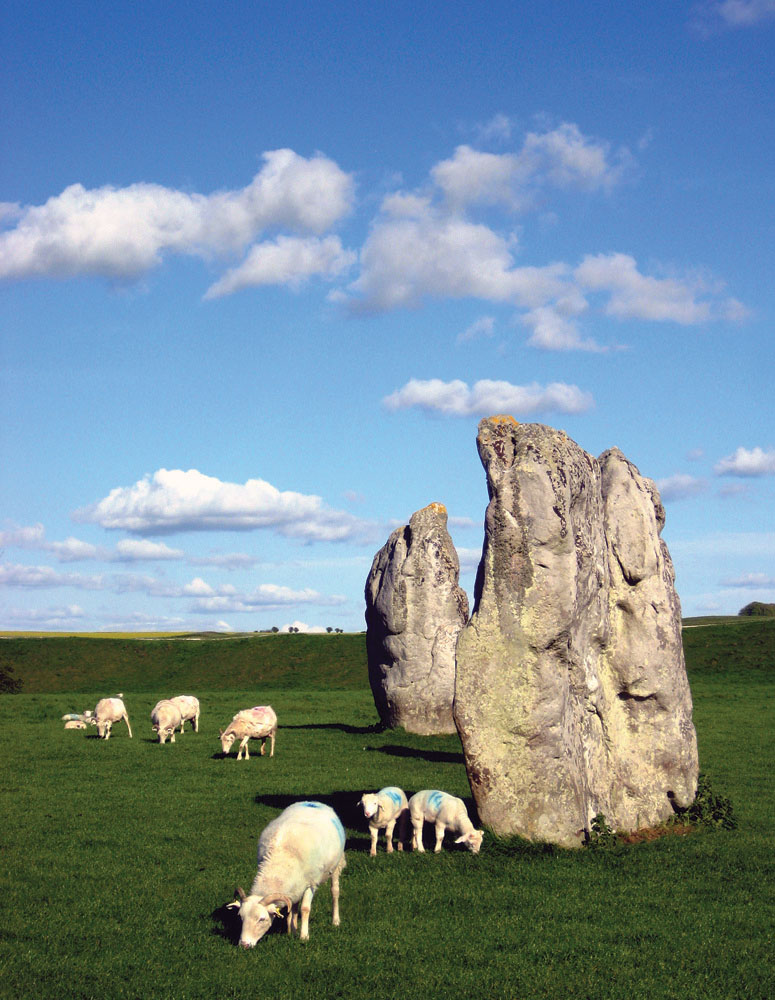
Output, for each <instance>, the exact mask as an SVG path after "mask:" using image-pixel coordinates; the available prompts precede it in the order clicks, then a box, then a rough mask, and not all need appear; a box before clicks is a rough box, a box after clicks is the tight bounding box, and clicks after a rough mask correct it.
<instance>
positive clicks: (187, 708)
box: [170, 694, 199, 733]
mask: <svg viewBox="0 0 775 1000" xmlns="http://www.w3.org/2000/svg"><path fill="white" fill-rule="evenodd" d="M170 701H171V702H172V704H173V705H177V707H178V709H179V711H180V731H181V733H182V732H183V727H184V726H185V724H186V723H187V722H190V723H191V725H192V726H193V727H194V732H195V733H198V732H199V699H198V698H195V697H194V696H193V695H192V694H178V695H175V697H174V698H170Z"/></svg>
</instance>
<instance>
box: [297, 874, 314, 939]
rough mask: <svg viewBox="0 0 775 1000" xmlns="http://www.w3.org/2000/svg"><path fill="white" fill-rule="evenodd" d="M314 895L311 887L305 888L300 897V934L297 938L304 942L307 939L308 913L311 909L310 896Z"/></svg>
mask: <svg viewBox="0 0 775 1000" xmlns="http://www.w3.org/2000/svg"><path fill="white" fill-rule="evenodd" d="M313 895H314V892H313V889H312V887H311V886H307V888H306V889H305V890H304V895H303V896H302V897H301V904H300V909H301V933H300V934H299V937H300V939H301V940H302V941H306V940H307V938H308V937H309V911H310V910H311V909H312V896H313Z"/></svg>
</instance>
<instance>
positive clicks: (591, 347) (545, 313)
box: [521, 303, 607, 352]
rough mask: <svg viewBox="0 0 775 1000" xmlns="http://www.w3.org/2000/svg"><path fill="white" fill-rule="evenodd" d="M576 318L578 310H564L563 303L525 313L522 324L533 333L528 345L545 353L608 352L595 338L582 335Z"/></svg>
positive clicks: (540, 307)
mask: <svg viewBox="0 0 775 1000" xmlns="http://www.w3.org/2000/svg"><path fill="white" fill-rule="evenodd" d="M585 305H586V303H585ZM578 311H579V312H580V311H581V309H579V310H578ZM575 316H576V310H572V311H569V310H567V309H564V308H563V306H562V303H558V304H556V305H546V306H539V307H538V308H537V309H532V310H531V311H530V312H528V313H525V315H524V316H522V318H521V322H522V323H523V324H524V325H525V326H527V327H529V328H530V329H531V330H532V331H533V332H532V334H531V335H530V337H529V338H528V345H529V346H530V347H538V348H540V349H541V350H544V351H595V352H602V351H605V350H607V348H605V347H601V345H600V344H598V343H597V341H595V340H594V339H593V338H591V337H583V336H582V335H581V331H580V330H579V328H578V325H577V323H576V320H575Z"/></svg>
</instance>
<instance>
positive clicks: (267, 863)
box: [228, 802, 347, 948]
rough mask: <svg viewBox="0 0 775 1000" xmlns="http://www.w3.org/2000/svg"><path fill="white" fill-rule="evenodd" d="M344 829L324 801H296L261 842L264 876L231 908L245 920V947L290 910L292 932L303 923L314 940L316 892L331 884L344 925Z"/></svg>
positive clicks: (336, 919) (261, 872) (240, 891)
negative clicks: (341, 904) (341, 886)
mask: <svg viewBox="0 0 775 1000" xmlns="http://www.w3.org/2000/svg"><path fill="white" fill-rule="evenodd" d="M344 845H345V834H344V827H343V826H342V823H341V821H340V819H339V817H338V816H337V815H336V813H335V812H334V810H333V809H332V808H331V807H330V806H327V805H324V804H323V803H322V802H294V803H293V805H290V806H288V808H287V809H285V810H283V812H281V813H280V815H279V816H278V817H277V818H276V819H273V820H272V822H271V823H269V825H268V826H266V827H265V828H264V830H263V832H262V833H261V836H260V837H259V838H258V871H257V873H256V877H255V879H254V881H253V886H252V888H251V890H250V892H249V893H245V891H244V890H243V889H241V888H238V889H237V898H236V899H235V900H234V902H233V903H229V904H228V905H229V907H230V908H235V909H239V915H240V917H241V919H242V933H241V934H240V945H241V946H242V947H243V948H252V947H253V946H254V945H255V944H256V943H257V942H258V941H260V940H261V938H262V937H263V936H264V934H266V932H267V931H268V930H269V928H270V927H271V926H272V922H273V920H274V919H275V918H276V917H278V916H280V914H281V912H282V909H283V908H284V909H285V910H286V919H287V926H288V933H289V934H290V933H291V931H292V930H294V929H295V928H296V926H297V924H298V918H299V914H301V931H300V934H299V937H300V939H301V940H302V941H306V940H307V938H308V937H309V911H310V908H311V906H312V897H313V896H314V894H315V890H316V889H317V887H318V886H319V885H321V884H322V883H323V882H326V881H327V880H328V879H329V878H330V879H331V895H332V897H333V911H334V912H333V923H334V926H335V927H338V926H339V875H340V874H341V872H342V870H343V869H344V867H345V865H346V863H347V862H346V860H345V855H344Z"/></svg>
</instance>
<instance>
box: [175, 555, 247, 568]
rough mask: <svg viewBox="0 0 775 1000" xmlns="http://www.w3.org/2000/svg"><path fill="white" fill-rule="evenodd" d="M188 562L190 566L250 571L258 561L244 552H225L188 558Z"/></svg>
mask: <svg viewBox="0 0 775 1000" xmlns="http://www.w3.org/2000/svg"><path fill="white" fill-rule="evenodd" d="M188 562H189V563H190V564H191V565H192V566H214V567H216V568H219V569H252V568H253V566H255V565H256V563H257V562H258V559H256V557H255V556H249V555H247V553H245V552H226V553H224V554H223V555H216V556H197V557H194V556H190V557H189V559H188Z"/></svg>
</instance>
